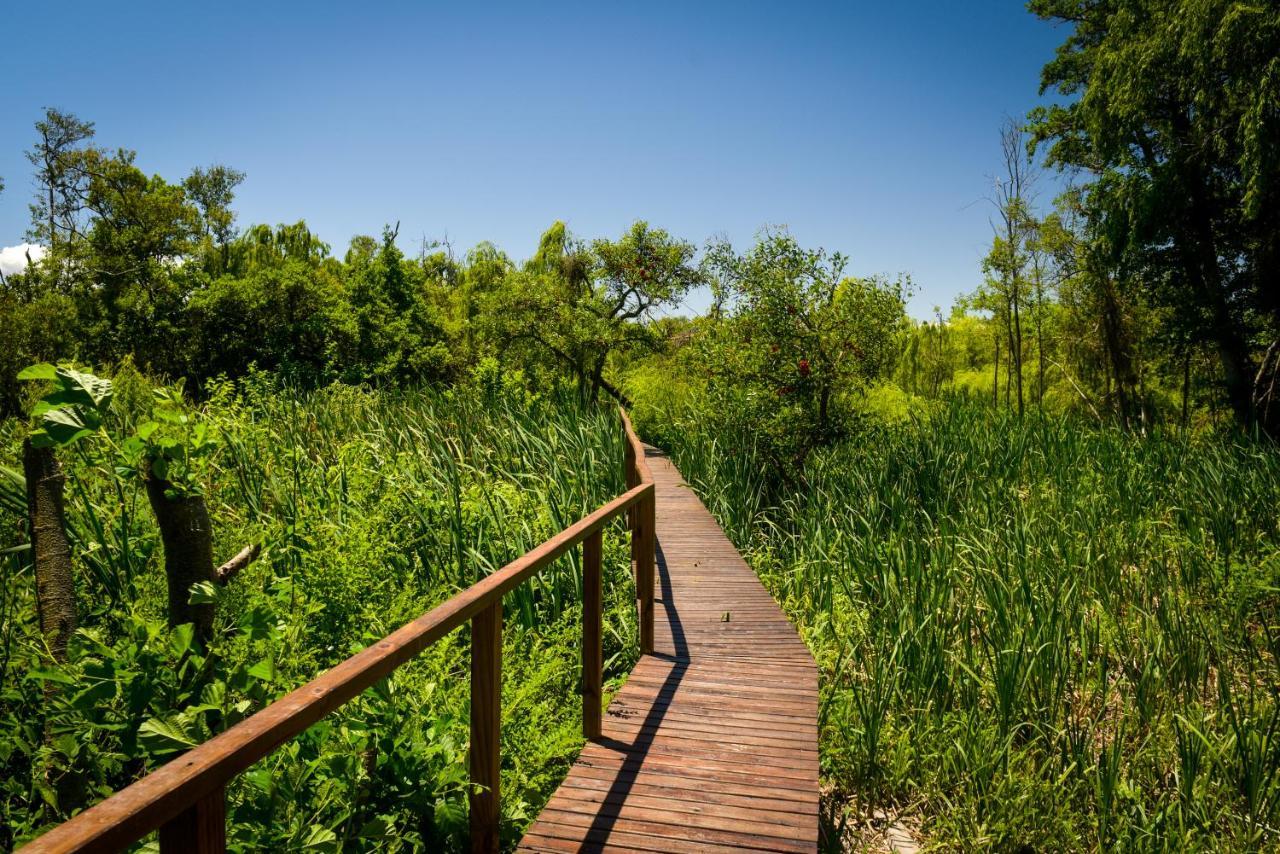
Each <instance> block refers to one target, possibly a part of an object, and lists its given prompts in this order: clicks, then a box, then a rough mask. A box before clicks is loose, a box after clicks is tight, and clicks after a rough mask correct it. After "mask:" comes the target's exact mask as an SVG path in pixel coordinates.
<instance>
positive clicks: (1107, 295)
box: [1098, 273, 1138, 430]
mask: <svg viewBox="0 0 1280 854" xmlns="http://www.w3.org/2000/svg"><path fill="white" fill-rule="evenodd" d="M1098 281H1099V285H1100V286H1101V291H1102V333H1103V343H1104V344H1105V346H1106V351H1107V357H1108V360H1109V361H1110V363H1111V374H1112V375H1113V376H1114V377H1115V381H1116V400H1117V402H1118V405H1119V407H1118V408H1119V411H1120V423H1121V425H1122V426H1123V427H1124V429H1125V430H1129V429H1132V427H1133V424H1134V421H1135V415H1136V413H1135V412H1134V392H1135V390H1136V389H1137V387H1138V376H1137V373H1136V372H1135V370H1134V366H1133V355H1132V353H1131V347H1130V343H1129V334H1128V329H1127V328H1126V325H1125V322H1124V315H1123V310H1122V308H1121V306H1120V296H1119V294H1117V293H1116V287H1115V282H1114V281H1113V280H1112V278H1111V276H1110V275H1108V274H1107V273H1101V274H1100V275H1099V276H1098Z"/></svg>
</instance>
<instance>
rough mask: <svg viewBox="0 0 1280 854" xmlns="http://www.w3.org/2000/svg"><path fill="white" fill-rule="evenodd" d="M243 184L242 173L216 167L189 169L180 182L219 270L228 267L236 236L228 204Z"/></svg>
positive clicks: (234, 216)
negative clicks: (197, 211)
mask: <svg viewBox="0 0 1280 854" xmlns="http://www.w3.org/2000/svg"><path fill="white" fill-rule="evenodd" d="M243 181H244V173H243V172H239V171H237V170H235V169H232V168H230V167H228V166H221V165H215V166H210V167H209V168H208V169H201V168H196V169H194V170H192V172H191V174H190V175H189V176H187V179H186V180H185V181H183V183H182V186H183V187H184V188H185V189H186V191H187V197H188V198H189V199H191V201H192V202H194V203H195V206H196V208H197V209H198V210H199V212H200V225H201V228H202V230H203V232H204V238H205V240H207V241H208V242H209V246H210V248H211V249H213V250H214V253H213V255H214V257H215V258H216V259H217V261H218V264H217V270H218V271H222V270H225V269H226V268H227V262H228V254H229V253H230V251H231V241H232V240H234V239H235V236H236V228H235V222H236V214H235V211H233V210H232V209H231V203H232V202H233V201H235V195H236V193H235V190H236V187H238V186H240V184H241V182H243Z"/></svg>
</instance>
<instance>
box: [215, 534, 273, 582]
mask: <svg viewBox="0 0 1280 854" xmlns="http://www.w3.org/2000/svg"><path fill="white" fill-rule="evenodd" d="M261 552H262V546H261V544H259V543H254V544H252V545H248V546H245V547H244V548H243V549H241V550H240V553H239V554H237V555H236V556H235V557H233V558H232V559H231V560H229V561H227V562H226V563H224V564H223V565H222V566H220V567H218V568H217V570H215V571H214V573H213V577H214V580H216V581H217V582H218V583H219V584H227V583H228V582H229V581H231V579H233V578H235V577H236V576H237V575H239V574H240V570H242V569H244V568H245V567H246V566H248V565H249V564H251V563H253V562H254V561H255V560H257V558H258V555H259V554H260V553H261Z"/></svg>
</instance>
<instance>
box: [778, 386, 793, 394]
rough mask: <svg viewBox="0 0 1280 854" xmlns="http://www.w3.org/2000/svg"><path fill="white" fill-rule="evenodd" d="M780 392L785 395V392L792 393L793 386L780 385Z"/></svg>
mask: <svg viewBox="0 0 1280 854" xmlns="http://www.w3.org/2000/svg"><path fill="white" fill-rule="evenodd" d="M778 394H779V395H783V394H791V386H789V385H784V386H782V387H780V388H779V389H778Z"/></svg>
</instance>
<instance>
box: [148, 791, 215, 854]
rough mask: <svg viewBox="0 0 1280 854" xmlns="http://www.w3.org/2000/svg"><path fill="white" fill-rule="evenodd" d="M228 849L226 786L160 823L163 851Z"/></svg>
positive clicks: (210, 853) (198, 853)
mask: <svg viewBox="0 0 1280 854" xmlns="http://www.w3.org/2000/svg"><path fill="white" fill-rule="evenodd" d="M226 850H227V798H226V790H225V789H224V788H223V787H222V786H219V787H218V788H217V789H215V790H214V791H212V792H210V793H209V794H207V795H205V796H204V797H203V798H201V799H200V800H198V801H196V802H195V803H194V804H192V805H191V806H189V807H187V808H186V809H185V810H183V811H182V812H180V813H178V814H177V815H176V816H174V817H173V818H171V819H169V820H168V821H167V822H165V823H164V824H162V825H160V852H161V854H188V852H189V854H223V852H225V851H226Z"/></svg>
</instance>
